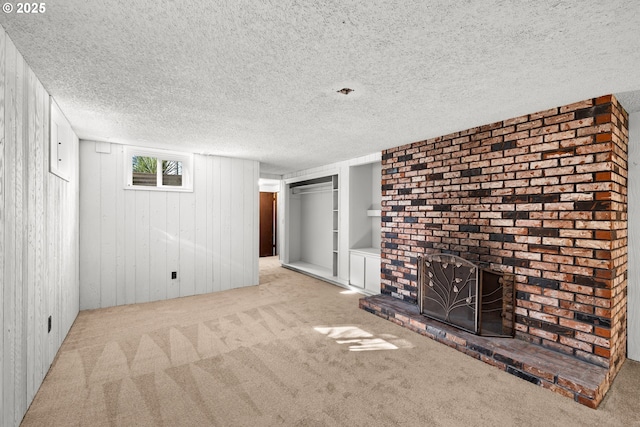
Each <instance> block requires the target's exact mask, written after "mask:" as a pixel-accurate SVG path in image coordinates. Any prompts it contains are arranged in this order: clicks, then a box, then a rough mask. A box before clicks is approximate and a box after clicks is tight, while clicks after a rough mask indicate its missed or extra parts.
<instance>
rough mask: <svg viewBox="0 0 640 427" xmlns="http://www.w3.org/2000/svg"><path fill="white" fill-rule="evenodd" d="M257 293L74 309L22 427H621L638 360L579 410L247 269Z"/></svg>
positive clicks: (322, 287)
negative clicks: (594, 404) (598, 399)
mask: <svg viewBox="0 0 640 427" xmlns="http://www.w3.org/2000/svg"><path fill="white" fill-rule="evenodd" d="M260 282H261V284H260V286H254V287H251V288H243V289H236V290H232V291H226V292H221V293H217V294H208V295H201V296H196V297H188V298H181V299H175V300H171V301H162V302H155V303H148V304H139V305H130V306H122V307H114V308H108V309H101V310H93V311H83V312H81V313H80V315H79V316H78V318H77V320H76V322H75V324H74V325H73V328H72V329H71V332H70V333H69V336H68V337H67V339H66V341H65V342H64V344H63V346H62V348H61V349H60V352H59V354H58V357H57V359H56V360H55V362H54V364H53V366H52V368H51V370H50V371H49V374H48V375H47V377H46V379H45V381H44V383H43V385H42V387H41V388H40V390H39V392H38V394H37V396H36V398H35V400H34V402H33V404H32V405H31V407H30V408H29V411H28V412H27V415H26V416H25V418H24V420H23V424H22V425H24V426H33V425H42V426H53V425H55V426H68V425H87V426H113V425H115V426H132V425H140V426H146V425H151V426H153V425H158V426H161V425H162V426H207V425H212V426H271V425H286V426H298V425H299V426H342V425H344V426H393V425H405V426H485V425H486V426H495V425H501V426H535V425H540V426H574V425H575V426H614V425H620V426H631V425H640V406H639V402H640V363H636V362H632V361H627V362H626V363H625V365H624V367H623V368H622V371H621V372H620V374H619V375H618V378H617V379H616V381H615V383H614V385H613V387H612V388H611V390H610V391H609V393H608V395H607V397H606V398H605V400H604V402H603V403H602V404H601V405H600V408H599V409H598V410H593V409H589V408H587V407H584V406H582V405H579V404H577V403H575V402H573V401H571V400H570V399H567V398H564V397H562V396H559V395H557V394H555V393H552V392H550V391H548V390H544V389H542V388H540V387H538V386H534V385H532V384H530V383H527V382H526V381H523V380H521V379H518V378H516V377H514V376H512V375H509V374H507V373H505V372H502V371H500V370H498V369H496V368H493V367H491V366H489V365H486V364H484V363H482V362H479V361H477V360H475V359H472V358H471V357H469V356H466V355H464V354H462V353H459V352H457V351H455V350H452V349H450V348H448V347H446V346H444V345H442V344H438V343H436V342H434V341H431V340H429V339H427V338H424V337H422V336H420V335H417V334H415V333H413V332H410V331H408V330H406V329H403V328H401V327H399V326H396V325H394V324H392V323H391V322H388V321H385V320H383V319H380V318H378V317H376V316H374V315H372V314H369V313H367V312H365V311H363V310H360V309H358V299H359V298H360V297H361V296H360V295H358V294H352V293H347V292H345V290H344V289H342V288H339V287H336V286H333V285H330V284H327V283H324V282H321V281H318V280H315V279H312V278H309V277H307V276H304V275H301V274H298V273H295V272H292V271H290V270H286V269H283V268H281V267H279V263H278V261H277V259H275V258H267V259H262V260H261V280H260Z"/></svg>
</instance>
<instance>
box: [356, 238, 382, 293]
mask: <svg viewBox="0 0 640 427" xmlns="http://www.w3.org/2000/svg"><path fill="white" fill-rule="evenodd" d="M349 284H350V285H352V286H357V287H359V288H363V289H365V290H366V291H368V292H370V293H375V294H377V293H380V249H376V248H363V249H351V250H350V251H349Z"/></svg>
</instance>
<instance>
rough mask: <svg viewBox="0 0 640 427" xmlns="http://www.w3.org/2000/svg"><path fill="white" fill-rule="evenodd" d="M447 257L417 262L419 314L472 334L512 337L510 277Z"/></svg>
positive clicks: (427, 256) (438, 256)
mask: <svg viewBox="0 0 640 427" xmlns="http://www.w3.org/2000/svg"><path fill="white" fill-rule="evenodd" d="M508 279H509V278H506V277H505V276H504V275H503V274H502V273H498V272H494V271H490V270H484V269H481V268H479V267H478V266H477V265H476V264H473V263H471V262H469V261H467V260H465V259H463V258H460V257H458V256H455V255H449V254H433V255H425V256H424V257H421V258H419V262H418V282H419V283H418V292H419V295H418V300H419V304H420V313H422V314H424V315H425V316H427V317H431V318H433V319H436V320H439V321H441V322H445V323H448V324H450V325H453V326H456V327H458V328H460V329H464V330H466V331H469V332H473V333H474V334H480V335H492V336H513V332H514V331H513V303H514V301H513V289H514V277H513V276H510V279H511V280H508Z"/></svg>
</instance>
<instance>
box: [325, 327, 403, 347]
mask: <svg viewBox="0 0 640 427" xmlns="http://www.w3.org/2000/svg"><path fill="white" fill-rule="evenodd" d="M313 329H315V330H316V332H319V333H321V334H323V335H326V336H327V337H329V338H333V339H334V340H335V341H336V343H337V344H348V345H349V351H375V350H397V349H399V348H400V347H402V348H410V347H413V345H412V344H411V343H410V342H408V341H406V340H402V339H398V338H397V337H395V336H394V335H390V334H384V336H381V337H376V336H374V335H373V334H371V333H369V332H367V331H364V330H362V329H360V328H358V327H357V326H316V327H314V328H313ZM390 341H392V342H390ZM396 344H399V345H400V347H399V346H398V345H396Z"/></svg>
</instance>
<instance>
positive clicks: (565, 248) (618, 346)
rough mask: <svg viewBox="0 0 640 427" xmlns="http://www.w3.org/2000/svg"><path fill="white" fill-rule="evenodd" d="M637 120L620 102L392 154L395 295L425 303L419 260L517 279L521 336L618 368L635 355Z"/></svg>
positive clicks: (389, 222)
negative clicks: (449, 261) (632, 178)
mask: <svg viewBox="0 0 640 427" xmlns="http://www.w3.org/2000/svg"><path fill="white" fill-rule="evenodd" d="M627 129H628V118H627V113H626V112H625V111H624V109H623V108H622V107H621V106H620V104H619V103H618V101H617V100H616V99H615V97H613V96H603V97H600V98H594V99H589V100H586V101H582V102H577V103H574V104H570V105H566V106H563V107H558V108H552V109H549V110H546V111H541V112H538V113H534V114H529V115H525V116H521V117H517V118H513V119H510V120H505V121H503V122H498V123H493V124H490V125H486V126H480V127H476V128H472V129H468V130H465V131H462V132H456V133H453V134H450V135H445V136H441V137H438V138H433V139H429V140H426V141H421V142H416V143H414V144H410V145H405V146H401V147H397V148H393V149H390V150H386V151H384V152H383V155H382V179H383V182H382V211H383V213H382V225H383V228H382V250H381V252H382V288H381V291H382V293H383V294H388V295H391V296H393V297H396V298H399V299H403V300H405V301H408V302H412V303H415V301H416V298H417V287H416V282H417V271H416V258H417V257H418V256H419V255H420V254H423V253H429V252H431V253H432V252H448V253H453V254H456V255H459V256H461V257H463V258H466V259H469V260H470V261H476V262H484V263H488V264H490V265H491V268H493V269H496V270H500V271H504V272H509V273H513V274H515V275H516V281H517V284H516V291H517V295H516V302H517V307H516V329H517V338H519V339H522V340H526V341H529V342H532V343H535V344H540V345H543V346H546V347H548V348H550V349H553V350H556V351H559V352H562V353H565V354H569V355H572V356H574V357H577V358H579V359H582V360H585V361H588V362H590V363H593V364H596V365H599V366H602V367H605V368H608V369H609V370H610V372H611V374H612V376H614V375H615V373H616V372H617V371H618V369H619V368H620V366H621V364H622V363H621V362H622V361H624V357H625V352H626V309H627V307H626V286H627V278H626V277H627V273H626V272H627V143H628V131H627Z"/></svg>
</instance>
